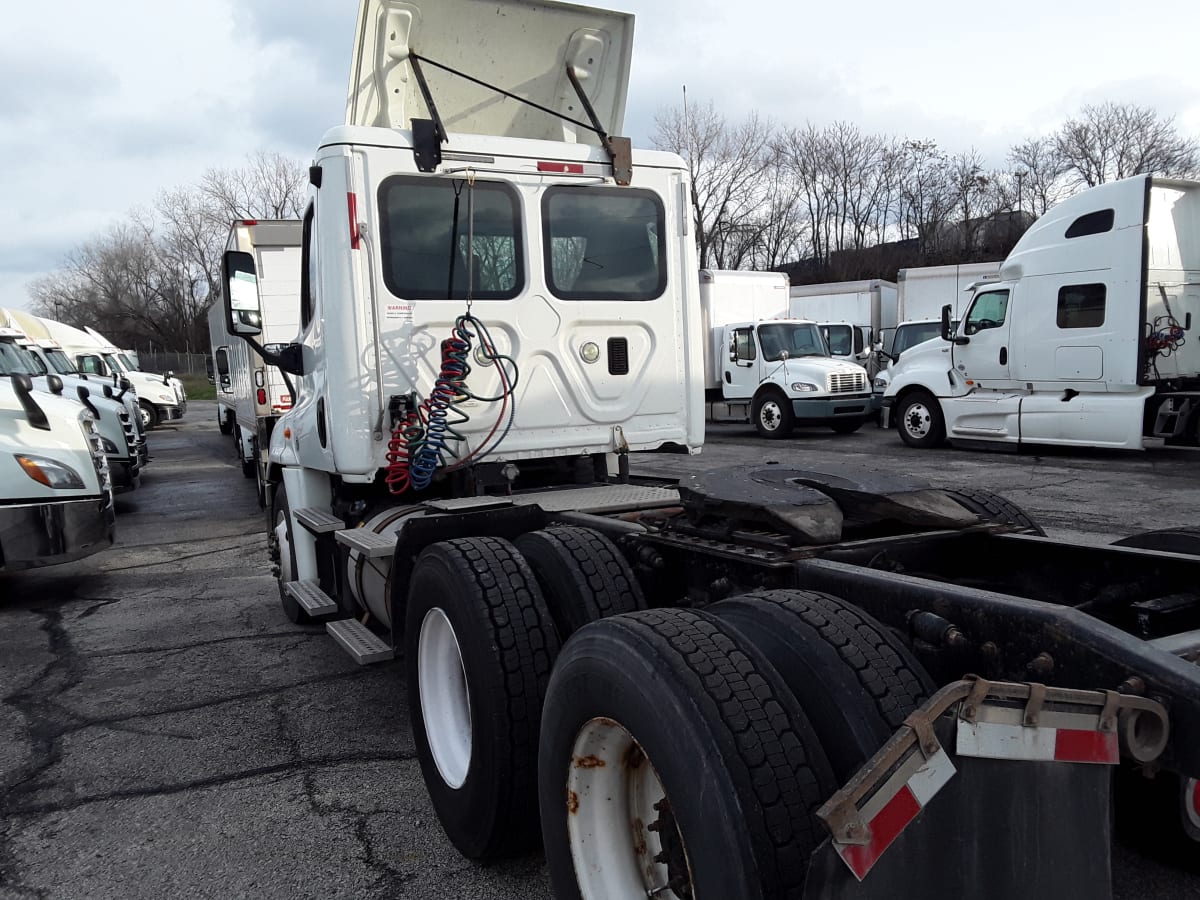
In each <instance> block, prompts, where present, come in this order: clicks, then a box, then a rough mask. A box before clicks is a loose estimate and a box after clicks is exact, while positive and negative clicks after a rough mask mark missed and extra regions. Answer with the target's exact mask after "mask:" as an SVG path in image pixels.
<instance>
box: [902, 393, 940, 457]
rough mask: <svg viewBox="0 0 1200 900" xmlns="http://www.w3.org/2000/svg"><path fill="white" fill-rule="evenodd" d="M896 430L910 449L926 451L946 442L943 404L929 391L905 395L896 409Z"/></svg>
mask: <svg viewBox="0 0 1200 900" xmlns="http://www.w3.org/2000/svg"><path fill="white" fill-rule="evenodd" d="M896 429H897V430H898V431H899V432H900V439H901V440H902V441H904V443H906V444H908V446H910V447H916V448H918V449H920V450H926V449H928V448H930V447H940V446H941V445H942V444H943V443H945V441H946V419H945V416H943V415H942V407H941V404H939V403H938V401H937V398H936V397H934V396H933V395H932V394H930V393H928V392H927V391H913V392H912V393H911V394H905V395H904V399H903V400H901V401H900V403H899V405H898V406H897V407H896Z"/></svg>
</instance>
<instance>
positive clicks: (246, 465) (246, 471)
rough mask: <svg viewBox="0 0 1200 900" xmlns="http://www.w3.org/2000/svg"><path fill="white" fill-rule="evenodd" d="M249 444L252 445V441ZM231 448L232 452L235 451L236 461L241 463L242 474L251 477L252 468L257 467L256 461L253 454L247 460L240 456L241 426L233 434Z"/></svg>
mask: <svg viewBox="0 0 1200 900" xmlns="http://www.w3.org/2000/svg"><path fill="white" fill-rule="evenodd" d="M251 446H253V441H251ZM233 449H234V452H235V453H237V458H238V462H239V463H241V464H242V476H243V477H245V478H253V477H254V470H255V468H257V466H258V463H257V462H256V461H255V459H254V457H253V455H252V456H251V458H250V459H249V460H247V459H246V458H245V457H244V456H242V429H241V428H238V429H237V430H236V432H235V434H234V438H233ZM251 452H252V453H253V451H251Z"/></svg>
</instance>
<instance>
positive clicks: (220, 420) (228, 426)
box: [217, 412, 233, 434]
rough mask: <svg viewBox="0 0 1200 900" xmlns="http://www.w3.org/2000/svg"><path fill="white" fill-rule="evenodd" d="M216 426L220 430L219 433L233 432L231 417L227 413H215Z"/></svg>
mask: <svg viewBox="0 0 1200 900" xmlns="http://www.w3.org/2000/svg"><path fill="white" fill-rule="evenodd" d="M217 428H219V429H220V430H221V434H233V418H232V417H231V416H230V415H228V414H225V415H222V414H221V413H220V412H218V413H217Z"/></svg>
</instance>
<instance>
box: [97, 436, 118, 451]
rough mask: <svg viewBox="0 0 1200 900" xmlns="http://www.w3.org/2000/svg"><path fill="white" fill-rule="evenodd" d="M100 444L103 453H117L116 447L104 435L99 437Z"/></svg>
mask: <svg viewBox="0 0 1200 900" xmlns="http://www.w3.org/2000/svg"><path fill="white" fill-rule="evenodd" d="M100 443H101V444H103V445H104V452H105V453H116V452H118V451H117V445H116V444H114V443H113V442H112V441H110V440H109V439H108V438H106V437H105V436H104V435H100Z"/></svg>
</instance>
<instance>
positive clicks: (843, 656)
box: [709, 590, 934, 783]
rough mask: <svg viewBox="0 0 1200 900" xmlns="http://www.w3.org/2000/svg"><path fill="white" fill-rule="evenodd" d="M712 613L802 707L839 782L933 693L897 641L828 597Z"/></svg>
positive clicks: (731, 603)
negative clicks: (780, 682) (767, 668)
mask: <svg viewBox="0 0 1200 900" xmlns="http://www.w3.org/2000/svg"><path fill="white" fill-rule="evenodd" d="M709 612H711V613H712V614H713V615H714V616H716V617H717V618H719V619H720V620H721V621H722V622H724V623H725V624H726V625H727V626H728V627H729V628H730V629H731V630H732V631H733V632H734V633H735V635H736V637H737V640H738V643H739V645H740V646H741V648H742V649H743V650H744V651H746V652H747V653H749V654H750V655H752V656H757V657H760V658H761V659H762V660H763V661H765V662H766V663H767V664H768V665H769V667H770V668H771V669H772V670H773V672H774V673H775V675H776V677H778V678H779V679H780V680H781V681H782V683H783V684H784V685H786V689H787V690H790V691H791V693H792V694H793V696H795V698H796V699H797V700H798V701H799V702H800V705H801V706H802V707H803V708H804V712H805V713H806V714H807V715H808V718H809V720H810V721H811V722H812V725H813V728H815V729H816V732H817V735H818V736H819V737H820V739H821V746H822V747H823V748H824V750H825V754H826V756H828V757H829V762H830V764H831V765H832V766H833V770H834V775H835V776H836V777H837V779H838V781H839V783H841V782H844V781H846V780H847V779H849V777H850V776H851V775H853V774H854V773H855V772H856V771H857V770H858V769H859V768H860V767H861V766H862V764H863V763H865V762H866V761H867V760H868V759H870V757H871V756H872V755H873V754H874V753H875V752H876V751H877V750H878V749H879V748H880V747H882V746H883V745H884V744H885V743H886V742H887V740H888V739H889V738H890V737H891V736H892V734H893V733H894V732H895V731H896V729H897V728H899V727H900V726H901V725H902V724H903V723H904V720H905V718H907V717H908V715H909V714H910V713H911V712H912V711H913V710H915V709H916V708H917V707H918V706H920V705H921V704H922V703H923V702H924V701H925V700H926V699H927V698H928V697H929V696H930V695H931V694H932V693H933V690H934V685H933V681H932V680H931V679H930V677H929V675H928V674H927V673H926V672H925V670H924V668H923V667H922V666H921V664H920V663H919V662H917V660H916V659H914V658H913V656H912V654H911V653H910V652H909V650H908V648H907V647H905V646H904V644H903V643H901V641H900V640H899V639H898V638H897V637H895V636H894V635H893V634H892V633H891V632H890V631H889V630H888V629H887V628H886V627H884V626H883V625H881V624H880V623H879V622H877V621H875V620H874V619H872V618H871V617H870V616H868V615H867V614H865V613H863V612H861V611H859V610H857V609H855V608H854V607H852V606H850V605H849V604H848V603H845V602H844V601H842V600H839V599H838V598H837V597H833V596H831V595H829V594H823V593H819V592H817V591H795V590H780V591H757V592H755V593H752V594H746V595H744V596H741V597H733V598H731V599H729V600H722V601H721V602H720V603H717V604H714V605H713V606H711V607H709Z"/></svg>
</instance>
